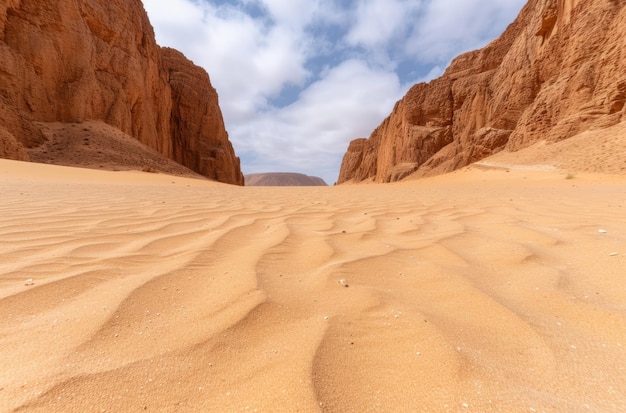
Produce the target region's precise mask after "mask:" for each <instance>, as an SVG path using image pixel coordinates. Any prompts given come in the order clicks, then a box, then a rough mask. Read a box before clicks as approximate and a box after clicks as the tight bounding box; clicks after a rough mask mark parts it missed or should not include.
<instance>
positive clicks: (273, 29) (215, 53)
mask: <svg viewBox="0 0 626 413" xmlns="http://www.w3.org/2000/svg"><path fill="white" fill-rule="evenodd" d="M144 4H145V7H146V9H147V10H148V11H149V13H150V18H151V20H152V23H153V25H154V26H155V27H156V28H159V29H160V28H162V27H163V28H164V29H163V30H158V33H159V35H158V36H157V40H158V41H159V43H160V44H163V45H168V46H172V47H175V48H177V49H179V50H181V51H182V52H183V53H185V55H187V57H189V58H191V59H192V60H193V61H194V63H196V64H198V65H200V66H203V67H204V68H206V69H207V71H208V72H209V74H210V76H211V81H212V83H213V86H214V87H215V88H216V89H217V91H218V93H219V95H220V106H221V107H222V111H223V112H224V116H225V118H227V120H229V121H230V122H243V121H246V120H249V119H251V118H252V117H254V116H255V114H256V112H257V110H258V109H260V108H264V107H266V106H267V104H268V100H269V99H270V98H271V97H273V96H276V95H277V94H279V93H280V92H281V90H282V89H283V88H284V87H285V86H286V85H290V84H292V85H302V84H303V83H304V82H305V81H306V79H307V78H308V76H309V73H308V71H307V70H306V69H305V67H304V65H305V61H306V56H305V52H306V49H305V47H304V44H303V43H301V42H302V38H301V36H300V34H299V33H294V32H293V31H292V30H291V29H290V28H288V27H285V26H276V25H274V26H267V25H266V23H265V22H264V21H263V20H261V19H254V18H252V17H251V16H249V15H247V14H245V13H244V12H243V11H241V10H239V9H236V8H233V7H232V6H222V7H215V6H212V5H211V4H209V3H206V2H202V3H195V2H194V3H191V2H189V1H187V0H172V1H170V2H169V3H168V7H167V8H164V7H163V6H162V4H161V2H160V1H159V0H145V1H144ZM170 8H171V10H173V12H172V13H169V12H168V11H169V10H170ZM175 27H177V28H178V30H173V29H172V28H175Z"/></svg>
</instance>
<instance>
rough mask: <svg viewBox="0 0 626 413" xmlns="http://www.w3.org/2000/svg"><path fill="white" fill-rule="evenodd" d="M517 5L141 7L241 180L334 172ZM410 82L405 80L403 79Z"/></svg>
mask: <svg viewBox="0 0 626 413" xmlns="http://www.w3.org/2000/svg"><path fill="white" fill-rule="evenodd" d="M524 2H525V0H507V1H506V2H503V1H501V0H464V1H462V2H459V1H458V0H435V1H432V0H431V1H426V0H355V1H343V0H342V1H326V0H219V1H218V0H170V1H168V2H164V1H162V0H144V5H145V8H146V10H147V11H148V13H149V17H150V19H151V22H152V24H153V26H154V27H155V33H156V35H157V41H158V42H159V44H162V45H165V46H170V47H175V48H177V49H179V50H180V51H182V52H183V53H184V54H185V55H186V56H187V57H189V58H190V59H191V60H193V61H194V62H195V63H196V64H198V65H200V66H202V67H204V68H205V69H207V71H208V72H209V74H210V76H211V81H212V83H213V86H214V87H215V88H216V89H217V91H218V94H219V96H220V106H221V108H222V112H223V114H224V120H225V123H226V128H227V129H228V131H229V134H230V138H231V140H232V142H233V145H234V146H235V150H236V152H237V154H238V155H239V156H240V157H241V158H242V168H243V169H244V172H246V173H252V172H259V171H295V172H303V173H307V174H310V175H317V176H321V177H323V178H324V179H326V180H327V181H328V182H329V183H332V182H334V180H335V179H336V177H337V175H338V172H339V171H338V169H339V164H340V162H341V157H342V155H343V153H344V151H345V150H346V148H347V145H348V142H349V141H350V140H351V139H354V138H357V137H368V136H369V134H370V133H371V131H372V130H373V129H374V128H375V127H376V126H377V125H378V124H380V122H382V120H383V119H384V118H385V117H386V116H387V115H388V114H389V113H390V112H391V110H392V108H393V105H394V103H395V102H396V100H397V99H399V98H400V97H401V95H402V94H403V93H404V92H405V91H406V90H407V89H408V88H409V87H410V86H411V84H409V83H412V81H415V80H416V79H417V81H428V80H431V79H432V78H434V77H436V76H438V75H440V74H441V73H442V71H443V68H444V66H445V64H446V63H448V62H449V61H450V60H451V59H452V58H453V57H454V56H455V55H456V54H458V53H459V52H463V51H466V50H468V49H471V48H476V47H479V46H481V45H483V44H485V43H487V42H488V41H490V40H492V39H493V38H495V37H496V36H497V35H498V34H500V33H501V31H502V30H503V29H504V28H505V27H506V25H507V24H509V23H510V22H511V21H512V20H513V18H514V17H515V14H516V13H517V12H518V11H519V9H520V8H521V7H522V5H523V3H524ZM403 76H407V77H408V76H410V77H411V79H407V78H403Z"/></svg>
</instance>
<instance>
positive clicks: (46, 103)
mask: <svg viewBox="0 0 626 413" xmlns="http://www.w3.org/2000/svg"><path fill="white" fill-rule="evenodd" d="M170 60H171V59H167V58H166V57H165V58H164V57H162V51H161V49H160V48H159V47H158V46H157V44H156V41H155V38H154V32H153V29H152V26H151V25H150V22H149V21H148V17H147V14H146V12H145V10H144V9H143V5H142V3H141V1H140V0H106V1H105V0H80V1H79V0H57V1H54V2H47V1H43V0H20V1H18V0H8V1H4V2H2V4H0V126H3V127H4V128H5V129H6V131H7V132H8V133H9V134H10V135H11V136H13V138H14V141H16V142H18V143H19V144H20V145H21V146H23V147H24V148H32V147H36V146H38V145H40V144H41V143H42V142H44V141H45V139H46V138H45V137H44V135H43V134H42V133H41V131H40V130H39V128H38V127H37V125H36V122H64V123H74V122H80V121H82V120H87V119H89V120H101V121H104V122H106V123H107V124H109V125H111V126H113V127H115V128H118V129H119V130H120V131H122V132H124V133H126V134H128V135H130V136H133V137H134V138H136V139H137V140H139V141H140V142H141V143H143V144H145V145H146V146H148V147H150V148H152V149H155V150H156V151H158V152H159V153H161V154H162V155H165V156H166V157H169V158H171V159H174V160H177V161H179V162H183V164H184V163H185V162H187V164H184V165H185V166H187V167H189V168H190V169H192V170H194V171H196V172H199V173H201V174H204V175H207V176H209V177H211V178H216V179H218V180H220V181H222V182H228V183H233V184H242V183H243V177H242V175H241V171H240V169H239V162H238V160H237V159H236V158H235V156H234V152H233V150H232V147H231V146H230V143H229V142H228V138H227V134H226V131H225V130H224V128H223V122H222V121H221V112H220V110H219V106H218V103H217V95H216V94H215V93H214V92H213V93H212V94H211V93H208V94H207V95H206V100H207V102H204V103H203V104H200V102H197V103H198V105H197V110H198V111H199V113H192V112H193V111H189V110H186V111H182V110H178V109H177V108H175V105H176V104H178V103H180V102H181V101H183V100H184V99H182V98H181V93H182V92H183V90H184V89H181V88H180V85H179V83H178V82H177V81H176V77H177V76H178V75H174V77H173V78H172V77H171V70H170V69H171V68H170V66H168V63H167V62H169V61H170ZM166 61H167V62H166ZM179 66H180V67H179V69H178V72H180V73H182V72H189V73H199V72H198V68H196V67H195V66H194V65H193V64H192V63H191V62H188V61H186V60H185V63H181V64H180V65H179ZM200 70H201V69H200ZM195 80H196V81H198V89H199V90H202V91H209V90H210V89H211V90H212V88H211V87H210V81H209V77H208V75H206V73H204V76H202V75H201V74H200V75H197V76H196V77H195ZM172 84H173V86H172ZM207 85H208V86H207ZM179 116H190V117H192V118H193V119H194V121H189V120H187V119H180V118H179ZM218 119H219V121H218ZM198 120H200V121H201V122H200V123H201V124H203V125H212V126H210V128H209V129H210V130H209V131H203V133H202V134H200V135H199V134H198V130H197V128H195V127H193V128H191V129H186V128H189V126H190V125H192V124H194V125H195V122H197V121H198ZM220 122H221V124H222V126H221V129H222V130H218V125H219V124H220ZM202 139H206V140H207V141H208V142H206V144H202V143H200V142H199V141H200V140H202ZM7 141H8V140H7V139H5V138H2V140H0V145H2V146H3V147H4V146H6V142H7ZM186 148H196V149H197V150H198V151H197V153H196V154H195V157H194V156H190V155H189V154H187V155H186V156H181V155H180V154H181V153H184V152H185V151H186V150H187V149H186ZM215 148H219V149H220V150H223V151H224V153H225V155H223V156H222V155H221V153H220V155H219V156H217V157H216V156H214V151H215ZM4 152H7V153H6V154H5V156H10V157H16V156H14V155H11V154H12V153H14V152H15V151H13V150H12V151H10V152H9V151H8V150H3V154H4ZM227 152H228V153H227ZM226 153H227V154H226ZM214 158H216V159H217V158H219V161H215V160H214ZM205 160H206V161H205ZM213 168H216V169H213Z"/></svg>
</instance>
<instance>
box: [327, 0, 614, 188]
mask: <svg viewBox="0 0 626 413" xmlns="http://www.w3.org/2000/svg"><path fill="white" fill-rule="evenodd" d="M625 102H626V2H624V1H623V0H593V1H592V0H530V1H529V2H528V3H527V4H526V6H525V7H524V8H523V9H522V11H521V12H520V14H519V16H518V18H517V19H516V20H515V22H513V23H512V24H511V25H510V26H509V27H508V28H507V30H506V31H505V32H504V33H503V34H502V35H501V36H500V37H499V38H498V39H496V40H494V41H493V42H492V43H490V44H489V45H487V46H486V47H485V48H483V49H481V50H477V51H473V52H469V53H466V54H463V55H461V56H459V57H457V58H456V59H455V60H454V61H453V62H452V64H451V65H450V67H449V68H448V69H447V70H446V71H445V73H444V74H443V75H442V76H441V77H440V78H439V79H436V80H434V81H432V82H430V83H428V84H424V83H421V84H418V85H415V86H414V87H413V88H411V89H410V90H409V92H408V93H407V94H406V96H405V97H404V98H403V99H402V100H400V101H399V102H398V103H397V104H396V105H395V107H394V109H393V112H392V113H391V115H390V116H389V117H388V118H387V119H385V120H384V122H383V123H382V124H381V125H380V126H379V127H378V128H377V129H376V130H374V132H373V133H372V135H371V136H370V138H369V139H357V140H355V141H353V142H351V144H350V146H349V148H348V150H347V153H346V154H345V156H344V159H343V163H342V166H341V171H340V175H339V179H338V183H342V182H346V181H355V182H358V181H363V180H374V181H377V182H391V181H396V180H399V179H402V178H404V177H406V176H407V175H409V174H412V173H416V174H418V175H422V176H426V175H434V174H439V173H445V172H449V171H452V170H455V169H458V168H461V167H463V166H466V165H468V164H470V163H472V162H475V161H477V160H480V159H482V158H485V157H487V156H490V155H492V154H494V153H496V152H498V151H501V150H503V149H507V150H511V151H516V150H519V149H521V148H524V147H527V146H529V145H532V144H534V143H536V142H538V141H542V140H545V141H546V142H548V143H550V142H558V141H561V140H564V139H568V138H570V137H572V136H574V135H577V134H579V133H581V132H583V131H586V130H590V129H597V128H606V127H610V126H613V125H616V124H617V123H619V122H621V121H624V120H626V108H625V105H624V104H625ZM589 145H593V142H589Z"/></svg>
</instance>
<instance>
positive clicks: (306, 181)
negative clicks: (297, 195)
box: [244, 172, 328, 186]
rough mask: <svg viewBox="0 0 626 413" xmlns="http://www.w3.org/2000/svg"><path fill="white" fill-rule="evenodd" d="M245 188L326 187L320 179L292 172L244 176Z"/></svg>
mask: <svg viewBox="0 0 626 413" xmlns="http://www.w3.org/2000/svg"><path fill="white" fill-rule="evenodd" d="M244 178H245V182H246V186H328V184H327V183H326V182H324V180H323V179H322V178H318V177H316V176H307V175H304V174H299V173H292V172H268V173H258V174H249V175H244Z"/></svg>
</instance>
